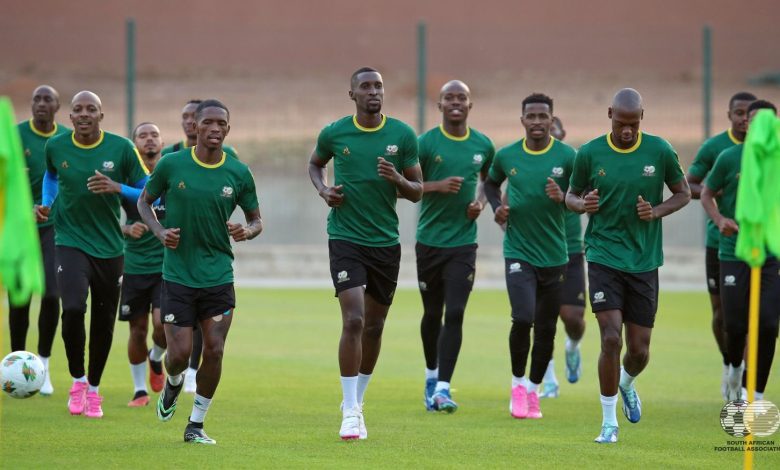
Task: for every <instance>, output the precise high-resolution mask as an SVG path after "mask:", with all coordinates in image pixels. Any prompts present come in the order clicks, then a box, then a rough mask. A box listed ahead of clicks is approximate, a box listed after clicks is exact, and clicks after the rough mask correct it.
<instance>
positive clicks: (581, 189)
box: [566, 88, 691, 443]
mask: <svg viewBox="0 0 780 470" xmlns="http://www.w3.org/2000/svg"><path fill="white" fill-rule="evenodd" d="M643 115H644V110H643V106H642V97H641V95H640V94H639V92H637V91H636V90H634V89H632V88H624V89H622V90H620V91H618V92H617V93H616V94H615V97H614V98H613V101H612V106H610V107H609V109H608V111H607V116H608V117H609V118H610V119H611V121H612V129H611V131H610V132H609V133H607V134H606V135H603V136H601V137H597V138H595V139H593V140H591V141H590V142H588V143H586V144H585V145H583V146H582V147H581V148H580V150H579V151H578V152H577V159H576V160H575V162H574V172H573V173H572V176H571V183H570V186H569V192H568V193H567V194H566V205H567V206H568V207H569V209H571V210H573V211H574V212H577V213H579V214H582V213H584V212H587V213H588V214H590V220H589V221H588V227H587V229H586V231H585V247H586V248H585V256H586V258H587V260H588V281H589V284H590V288H589V293H590V304H591V308H592V309H593V312H594V313H595V314H596V319H597V320H598V323H599V331H600V333H601V354H600V356H599V384H600V385H601V408H602V417H603V420H602V425H601V433H600V434H599V436H598V437H597V438H596V439H595V441H596V442H598V443H615V442H617V439H618V423H617V415H616V412H615V407H616V405H617V399H618V397H617V392H618V389H620V393H621V395H622V396H623V413H624V414H625V415H626V418H628V420H629V421H630V422H632V423H636V422H639V419H640V417H641V413H642V404H641V402H640V400H639V395H638V394H637V392H636V388H635V385H634V380H635V379H636V377H637V376H638V375H639V373H640V372H642V370H644V368H645V366H647V363H648V360H649V357H650V356H649V353H650V335H651V333H652V331H653V324H654V322H655V314H656V310H657V308H658V267H659V266H661V265H662V264H663V249H662V240H661V237H662V233H661V218H662V217H665V216H667V215H669V214H671V213H673V212H676V211H678V210H679V209H680V208H682V207H683V206H685V205H686V204H687V203H688V202H689V201H690V198H691V193H690V189H689V188H688V183H687V182H686V181H685V178H684V177H683V171H682V168H681V167H680V163H679V161H678V160H677V153H676V152H675V151H674V149H673V148H672V146H671V145H670V144H669V143H668V142H667V141H665V140H664V139H662V138H660V137H657V136H654V135H650V134H647V133H643V132H641V131H640V130H639V125H640V123H641V121H642V117H643ZM664 185H666V186H667V187H668V188H669V189H670V190H671V192H672V196H671V197H669V198H668V199H667V200H665V201H664V200H663V192H664ZM586 189H587V193H586ZM623 324H625V327H626V333H625V339H626V346H627V347H626V354H625V355H624V356H623V367H622V368H621V367H620V352H621V349H622V347H623V339H622V336H623V333H622V331H623Z"/></svg>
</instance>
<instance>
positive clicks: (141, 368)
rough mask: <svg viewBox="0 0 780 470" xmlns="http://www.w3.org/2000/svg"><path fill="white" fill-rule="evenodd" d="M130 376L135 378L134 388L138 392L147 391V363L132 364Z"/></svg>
mask: <svg viewBox="0 0 780 470" xmlns="http://www.w3.org/2000/svg"><path fill="white" fill-rule="evenodd" d="M130 374H131V375H132V376H133V387H135V391H136V392H141V391H143V392H145V391H146V361H144V362H142V363H140V364H130Z"/></svg>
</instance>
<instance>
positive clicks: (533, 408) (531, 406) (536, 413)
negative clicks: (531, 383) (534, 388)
mask: <svg viewBox="0 0 780 470" xmlns="http://www.w3.org/2000/svg"><path fill="white" fill-rule="evenodd" d="M527 397H528V413H527V415H526V418H528V419H540V418H541V417H542V410H541V409H539V396H538V395H537V394H536V392H528V394H527Z"/></svg>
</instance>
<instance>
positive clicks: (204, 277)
mask: <svg viewBox="0 0 780 470" xmlns="http://www.w3.org/2000/svg"><path fill="white" fill-rule="evenodd" d="M146 192H147V194H149V195H150V196H151V197H153V198H155V199H157V198H158V197H160V196H161V195H162V194H163V193H165V226H166V227H169V228H179V229H181V233H180V236H181V239H180V240H179V246H177V247H176V249H170V248H165V254H164V257H163V268H162V274H163V279H165V280H166V281H171V282H176V283H179V284H183V285H185V286H188V287H192V288H204V287H214V286H218V285H222V284H228V283H230V282H233V251H232V249H231V247H230V234H229V232H228V228H227V221H228V219H230V215H231V214H232V213H233V210H235V208H236V206H240V207H241V208H242V209H243V210H244V211H252V210H255V209H257V207H258V200H257V193H256V191H255V180H254V178H253V177H252V172H251V171H250V170H249V167H248V166H246V164H244V163H242V162H240V161H239V160H237V159H235V158H227V153H226V152H222V159H221V160H220V161H219V163H215V164H211V165H209V164H206V163H203V162H201V161H200V160H198V158H197V157H196V156H195V148H194V147H193V148H191V149H184V150H180V151H178V152H174V153H169V154H167V155H165V156H163V158H162V159H160V161H159V162H158V163H157V166H156V167H155V168H154V171H153V172H152V175H151V176H150V177H149V182H148V183H146Z"/></svg>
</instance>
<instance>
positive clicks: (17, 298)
mask: <svg viewBox="0 0 780 470" xmlns="http://www.w3.org/2000/svg"><path fill="white" fill-rule="evenodd" d="M32 208H33V202H32V194H31V193H30V180H29V179H28V178H27V172H26V171H25V164H24V154H23V153H22V139H21V137H19V131H18V129H17V127H16V118H15V117H14V109H13V107H12V106H11V101H10V100H9V99H8V98H6V97H0V285H4V286H5V288H6V289H8V296H9V298H10V300H11V303H12V304H20V303H24V302H26V301H27V300H28V299H29V298H30V296H31V295H32V294H43V291H44V289H43V288H44V276H43V262H42V260H41V245H40V242H39V241H38V229H37V228H36V225H35V217H34V216H33V210H32ZM2 321H5V320H2Z"/></svg>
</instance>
